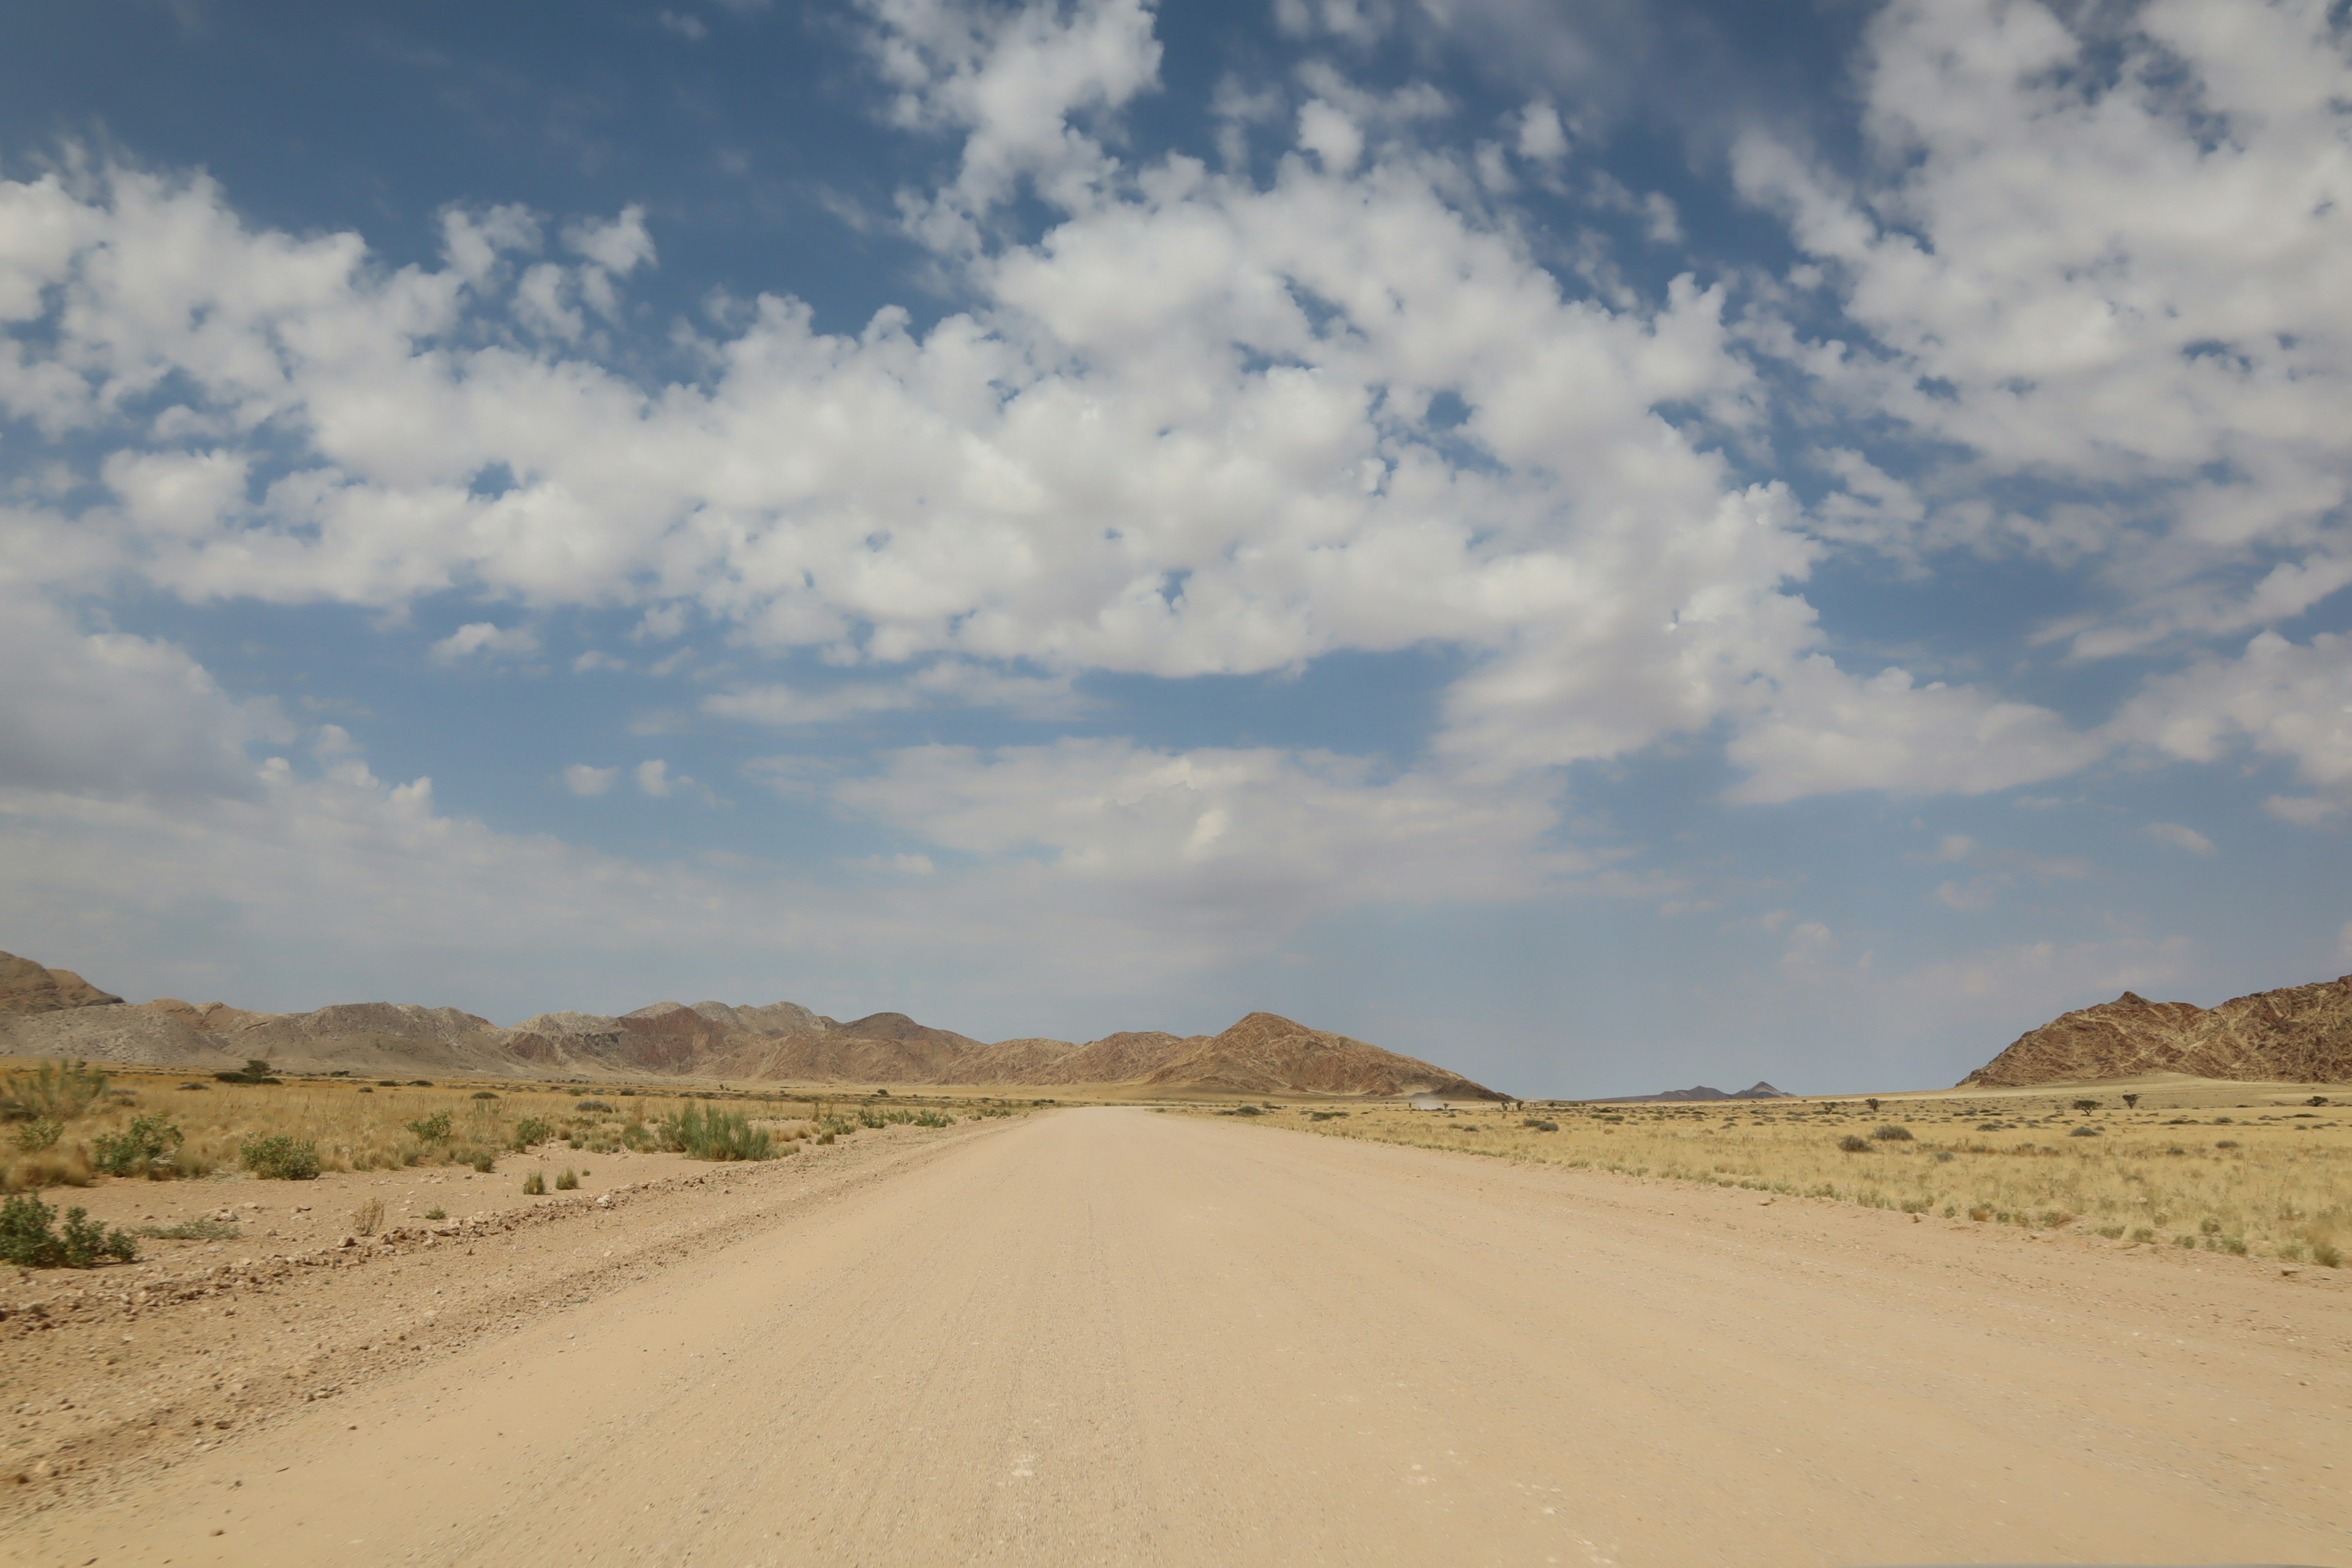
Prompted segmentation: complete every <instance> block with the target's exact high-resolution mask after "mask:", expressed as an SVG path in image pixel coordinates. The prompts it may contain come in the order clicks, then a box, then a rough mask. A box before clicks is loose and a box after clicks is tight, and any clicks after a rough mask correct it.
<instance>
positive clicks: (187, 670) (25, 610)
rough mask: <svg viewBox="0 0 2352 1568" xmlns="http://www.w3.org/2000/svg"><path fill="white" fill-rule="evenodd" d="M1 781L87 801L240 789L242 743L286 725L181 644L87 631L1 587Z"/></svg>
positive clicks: (248, 781)
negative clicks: (234, 693)
mask: <svg viewBox="0 0 2352 1568" xmlns="http://www.w3.org/2000/svg"><path fill="white" fill-rule="evenodd" d="M0 669H5V670H6V671H7V676H6V678H5V679H0V737H5V739H0V786H6V787H13V788H18V789H31V790H55V791H77V792H85V793H88V794H89V795H94V796H100V797H106V798H114V797H119V796H123V795H152V796H155V797H158V798H173V799H177V798H184V797H186V796H188V795H205V794H221V795H249V794H251V793H252V790H253V788H254V784H253V764H252V763H251V762H250V761H249V760H248V758H247V753H246V751H245V748H246V747H247V745H248V744H250V743H253V742H259V741H277V742H284V741H288V740H290V739H292V738H293V733H294V731H293V729H292V727H291V726H290V725H289V724H288V723H287V722H286V721H285V720H284V718H283V717H282V716H281V715H280V714H279V712H278V710H277V708H276V706H275V705H274V704H271V703H269V702H267V701H258V702H257V701H250V700H237V699H236V698H233V697H231V696H230V695H229V694H228V693H226V692H225V691H223V690H222V689H221V688H220V686H219V684H218V683H217V682H216V681H215V679H213V677H212V675H211V673H210V672H209V671H207V670H206V669H205V668H204V667H203V666H202V665H200V664H198V663H197V662H196V661H195V660H194V659H193V658H190V657H189V656H188V655H187V653H186V652H185V651H184V650H183V649H181V648H179V647H176V646H174V645H173V644H171V643H169V642H164V641H161V640H158V639H154V638H149V637H131V636H128V635H126V634H123V633H120V632H107V631H93V630H85V629H84V628H83V627H81V626H78V625H77V624H76V623H75V622H74V620H73V618H72V617H70V616H68V615H66V614H65V613H64V612H63V611H61V610H59V609H58V608H57V607H55V606H53V605H48V604H47V603H45V602H43V601H41V600H38V599H30V598H19V597H16V596H14V595H9V594H7V593H5V591H0Z"/></svg>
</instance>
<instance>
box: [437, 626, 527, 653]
mask: <svg viewBox="0 0 2352 1568" xmlns="http://www.w3.org/2000/svg"><path fill="white" fill-rule="evenodd" d="M538 651H539V634H538V633H536V632H534V631H532V630H531V629H530V627H529V626H498V625H496V624H494V623H492V622H489V621H472V622H468V623H467V625H465V626H459V627H458V628H457V630H456V631H454V632H451V633H450V634H449V635H448V636H447V637H443V638H442V639H441V640H440V641H438V642H436V643H435V644H434V645H433V647H432V654H433V657H434V658H435V659H436V660H437V661H438V662H440V663H442V664H457V663H459V662H461V661H462V660H465V659H468V658H477V657H480V658H499V657H501V656H506V657H520V656H521V655H524V654H532V653H537V652H538Z"/></svg>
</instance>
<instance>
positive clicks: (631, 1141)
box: [621, 1121, 661, 1154]
mask: <svg viewBox="0 0 2352 1568" xmlns="http://www.w3.org/2000/svg"><path fill="white" fill-rule="evenodd" d="M660 1142H661V1140H660V1139H658V1138H656V1137H655V1136H654V1133H653V1129H652V1128H650V1127H647V1126H646V1124H645V1123H644V1122H642V1121H632V1122H630V1123H629V1124H628V1125H627V1126H626V1127H624V1128H622V1129H621V1145H622V1147H623V1148H625V1149H631V1150H634V1151H635V1152H638V1153H640V1154H642V1153H644V1152H646V1150H648V1149H653V1148H656V1147H658V1146H659V1145H660Z"/></svg>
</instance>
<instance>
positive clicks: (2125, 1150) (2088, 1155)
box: [1264, 1084, 2352, 1268]
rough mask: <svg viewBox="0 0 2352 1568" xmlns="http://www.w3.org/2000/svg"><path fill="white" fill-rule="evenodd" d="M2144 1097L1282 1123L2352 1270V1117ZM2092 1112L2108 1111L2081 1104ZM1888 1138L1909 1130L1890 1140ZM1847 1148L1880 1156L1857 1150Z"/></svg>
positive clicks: (1276, 1115)
mask: <svg viewBox="0 0 2352 1568" xmlns="http://www.w3.org/2000/svg"><path fill="white" fill-rule="evenodd" d="M2132 1092H2136V1093H2137V1094H2138V1095H2139V1104H2138V1106H2137V1108H2136V1109H2134V1108H2130V1107H2126V1105H2125V1104H2124V1102H2123V1100H2122V1099H2121V1095H2120V1093H2119V1092H2118V1091H2117V1090H2116V1089H2112V1088H2110V1087H2108V1086H2105V1085H2101V1086H2093V1087H2089V1088H2084V1089H2073V1088H2063V1089H2057V1090H2055V1091H2049V1092H2040V1093H2034V1094H2017V1093H2004V1094H1999V1095H1981V1094H1980V1095H1969V1096H1960V1095H1937V1096H1919V1097H1902V1098H1895V1097H1888V1098H1885V1099H1884V1100H1882V1102H1881V1104H1880V1108H1879V1109H1878V1110H1875V1111H1874V1110H1871V1109H1870V1108H1869V1107H1868V1105H1867V1104H1865V1103H1864V1101H1862V1100H1767V1101H1760V1102H1759V1101H1747V1102H1743V1101H1730V1102H1725V1101H1706V1102H1700V1103H1697V1104H1681V1105H1675V1104H1666V1105H1593V1104H1581V1105H1578V1104H1567V1105H1559V1104H1535V1105H1529V1106H1527V1107H1525V1108H1523V1109H1521V1110H1508V1111H1507V1110H1496V1109H1485V1108H1481V1109H1476V1110H1472V1109H1467V1108H1465V1109H1461V1110H1453V1111H1444V1112H1432V1111H1411V1110H1396V1109H1390V1108H1386V1107H1381V1108H1367V1109H1356V1108H1348V1109H1347V1110H1346V1112H1345V1114H1334V1112H1335V1111H1336V1110H1339V1109H1340V1108H1339V1107H1334V1106H1319V1107H1318V1106H1304V1105H1292V1106H1287V1107H1284V1108H1282V1109H1280V1110H1273V1111H1268V1112H1267V1113H1266V1114H1265V1117H1264V1120H1265V1121H1266V1122H1268V1123H1271V1124H1275V1125H1281V1126H1289V1127H1303V1128H1305V1129H1306V1130H1307V1131H1315V1132H1319V1133H1322V1134H1325V1135H1327V1136H1332V1137H1342V1138H1362V1139H1372V1140H1377V1141H1381V1142H1395V1143H1411V1144H1416V1145H1419V1146H1422V1147H1424V1148H1434V1149H1454V1150H1461V1151H1465V1152H1474V1153H1481V1154H1489V1155H1495V1156H1499V1157H1502V1158H1506V1159H1517V1160H1533V1161H1541V1162H1545V1163H1553V1164H1560V1165H1567V1166H1570V1167H1573V1168H1580V1169H1592V1170H1601V1171H1614V1172H1619V1173H1625V1174H1629V1175H1640V1176H1655V1177H1664V1178H1668V1179H1671V1180H1675V1181H1687V1182H1699V1183H1705V1184H1709V1185H1713V1186H1728V1187H1742V1188H1748V1189H1750V1190H1753V1191H1757V1192H1763V1193H1776V1194H1790V1195H1794V1196H1804V1197H1817V1198H1829V1199H1834V1200H1836V1201H1838V1202H1842V1203H1853V1204H1862V1205H1868V1206H1871V1207H1874V1208H1888V1209H1901V1210H1904V1211H1906V1212H1908V1213H1912V1214H1936V1215H1943V1216H1945V1217H1948V1218H1954V1219H1973V1220H1978V1221H1980V1222H1983V1223H1986V1224H2006V1225H2016V1226H2031V1227H2034V1228H2039V1229H2057V1228H2062V1227H2072V1228H2074V1229H2077V1230H2091V1231H2095V1232H2096V1233H2097V1234H2099V1235H2102V1236H2105V1237H2113V1238H2115V1239H2117V1240H2121V1241H2126V1242H2132V1241H2137V1242H2139V1243H2142V1244H2147V1245H2156V1246H2169V1247H2202V1248H2210V1249H2212V1250H2215V1251H2229V1252H2245V1253H2249V1254H2252V1255H2255V1256H2261V1257H2270V1258H2282V1259H2285V1260H2288V1261H2304V1260H2309V1261H2313V1262H2317V1263H2321V1264H2325V1265H2326V1266H2327V1267H2330V1268H2336V1267H2340V1266H2341V1264H2342V1262H2343V1249H2344V1248H2346V1247H2352V1107H2347V1106H2345V1105H2344V1104H2342V1103H2335V1104H2328V1105H2321V1106H2311V1105H2308V1104H2306V1103H2305V1100H2308V1099H2309V1098H2310V1096H2309V1094H2308V1093H2306V1092H2305V1091H2304V1090H2302V1089H2294V1090H2291V1091H2286V1090H2281V1089H2279V1088H2278V1087H2277V1086H2272V1085H2253V1084H2238V1085H2227V1086H2219V1087H2216V1086H2211V1085H2191V1086H2189V1087H2177V1088H2171V1089H2167V1088H2163V1087H2153V1086H2152V1087H2150V1088H2147V1089H2139V1090H2134V1091H2132ZM2327 1098H2328V1099H2330V1100H2336V1101H2339V1102H2340V1101H2341V1100H2345V1099H2347V1098H2352V1097H2347V1095H2346V1094H2345V1092H2344V1091H2343V1090H2342V1089H2341V1088H2340V1087H2339V1088H2338V1089H2336V1092H2335V1093H2334V1094H2332V1095H2329V1096H2327ZM2074 1100H2098V1101H2099V1102H2100V1103H2099V1106H2098V1108H2097V1109H2095V1110H2089V1111H2078V1110H2074V1108H2073V1102H2074ZM1318 1111H1320V1113H1321V1115H1322V1118H1323V1119H1322V1120H1316V1119H1315V1118H1316V1113H1317V1112H1318ZM1531 1121H1551V1122H1555V1123H1557V1124H1558V1126H1559V1131H1556V1132H1548V1131H1540V1130H1539V1129H1538V1128H1536V1127H1533V1126H1529V1125H1528V1123H1529V1122H1531ZM1882 1126H1888V1127H1898V1128H1901V1129H1903V1130H1904V1131H1907V1132H1908V1133H1909V1134H1910V1137H1909V1138H1907V1139H1901V1138H1895V1139H1884V1140H1882V1139H1879V1138H1875V1137H1874V1136H1872V1134H1873V1133H1874V1131H1876V1130H1877V1129H1878V1128H1880V1127H1882ZM2078 1128H2091V1129H2095V1131H2094V1132H2092V1133H2088V1134H2078V1133H2077V1131H2076V1130H2077V1129H2078ZM1847 1139H1859V1140H1860V1141H1861V1142H1863V1143H1864V1145H1865V1147H1864V1150H1863V1151H1861V1152H1849V1151H1847V1150H1845V1149H1843V1148H1841V1147H1840V1144H1841V1141H1842V1140H1847Z"/></svg>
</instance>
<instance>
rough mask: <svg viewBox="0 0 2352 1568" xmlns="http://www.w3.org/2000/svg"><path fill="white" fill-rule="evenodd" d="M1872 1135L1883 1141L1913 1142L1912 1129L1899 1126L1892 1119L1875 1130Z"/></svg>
mask: <svg viewBox="0 0 2352 1568" xmlns="http://www.w3.org/2000/svg"><path fill="white" fill-rule="evenodd" d="M1871 1136H1872V1137H1873V1138H1874V1139H1876V1140H1877V1141H1878V1142H1881V1143H1908V1142H1911V1129H1909V1128H1908V1127H1897V1126H1896V1125H1895V1123H1894V1122H1892V1121H1890V1122H1887V1123H1886V1124H1885V1126H1883V1127H1881V1128H1879V1129H1878V1130H1877V1131H1874V1132H1873V1133H1872V1134H1871Z"/></svg>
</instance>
